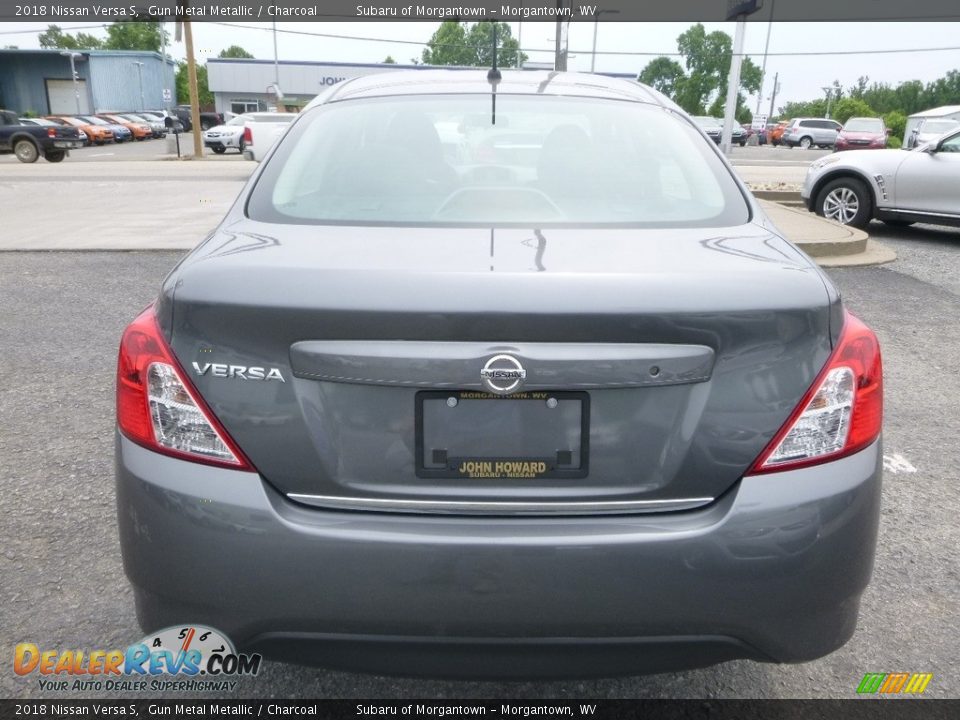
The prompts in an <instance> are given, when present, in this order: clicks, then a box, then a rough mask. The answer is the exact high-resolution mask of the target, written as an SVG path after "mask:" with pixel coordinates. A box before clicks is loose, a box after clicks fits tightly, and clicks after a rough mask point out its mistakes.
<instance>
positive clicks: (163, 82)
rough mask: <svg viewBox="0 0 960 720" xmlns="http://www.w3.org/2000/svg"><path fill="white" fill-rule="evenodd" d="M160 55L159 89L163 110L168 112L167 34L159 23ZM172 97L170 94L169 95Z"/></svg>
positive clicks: (151, 105) (162, 24)
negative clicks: (161, 60) (161, 94)
mask: <svg viewBox="0 0 960 720" xmlns="http://www.w3.org/2000/svg"><path fill="white" fill-rule="evenodd" d="M159 24H160V55H162V56H163V64H162V65H161V67H160V89H161V90H162V91H163V109H164V110H169V109H170V103H169V102H168V101H167V90H168V89H169V88H170V86H169V85H167V69H168V67H167V34H166V33H165V32H164V30H163V26H164V23H163V22H160V23H159ZM171 97H172V93H171ZM153 106H154V105H153V102H152V101H151V102H150V107H153Z"/></svg>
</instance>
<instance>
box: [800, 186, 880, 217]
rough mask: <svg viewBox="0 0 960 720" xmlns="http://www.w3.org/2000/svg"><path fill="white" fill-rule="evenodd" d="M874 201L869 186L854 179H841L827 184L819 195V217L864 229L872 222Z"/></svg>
mask: <svg viewBox="0 0 960 720" xmlns="http://www.w3.org/2000/svg"><path fill="white" fill-rule="evenodd" d="M872 206H873V201H872V198H871V197H870V191H869V190H868V189H867V186H866V185H864V184H863V183H862V182H860V181H859V180H856V179H854V178H839V179H837V180H833V181H832V182H829V183H827V184H826V185H824V186H823V189H822V190H821V191H820V193H819V194H818V195H817V202H816V207H815V208H814V209H815V210H816V212H817V215H822V216H823V217H825V218H829V219H830V220H836V221H837V222H838V223H840V224H841V225H851V226H853V227H857V228H863V227H866V226H867V223H869V222H870V217H871V215H872V213H873V207H872Z"/></svg>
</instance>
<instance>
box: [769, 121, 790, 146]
mask: <svg viewBox="0 0 960 720" xmlns="http://www.w3.org/2000/svg"><path fill="white" fill-rule="evenodd" d="M789 124H790V121H789V120H784V121H782V122H778V123H777V124H776V125H774V126H773V127H772V128H771V129H770V135H769V137H770V144H771V145H773V146H774V147H777V146H778V145H780V143H781V142H783V133H784V131H785V130H786V129H787V125H789Z"/></svg>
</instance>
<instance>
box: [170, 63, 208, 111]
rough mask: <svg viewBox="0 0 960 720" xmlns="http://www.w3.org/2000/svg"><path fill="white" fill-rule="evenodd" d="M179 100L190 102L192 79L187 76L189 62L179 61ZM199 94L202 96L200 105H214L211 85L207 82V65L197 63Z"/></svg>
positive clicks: (177, 79) (177, 83)
mask: <svg viewBox="0 0 960 720" xmlns="http://www.w3.org/2000/svg"><path fill="white" fill-rule="evenodd" d="M176 86H177V101H178V102H182V103H188V102H190V79H189V78H188V76H187V63H185V62H180V63H177V77H176ZM197 95H198V97H199V98H200V106H201V107H203V106H204V105H213V93H212V92H210V85H209V84H208V82H207V66H206V65H197Z"/></svg>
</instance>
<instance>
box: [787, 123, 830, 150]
mask: <svg viewBox="0 0 960 720" xmlns="http://www.w3.org/2000/svg"><path fill="white" fill-rule="evenodd" d="M842 129H843V126H842V125H841V124H840V123H838V122H837V121H836V120H826V119H824V118H794V119H793V120H791V121H790V124H789V125H787V128H786V129H785V130H784V131H783V137H782V138H781V140H780V141H781V142H782V143H783V144H784V145H786V146H787V147H791V148H793V147H802V148H803V149H804V150H808V149H809V148H812V147H819V148H828V147H833V145H834V143H836V142H837V134H838V133H839V132H840V131H841V130H842Z"/></svg>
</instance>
